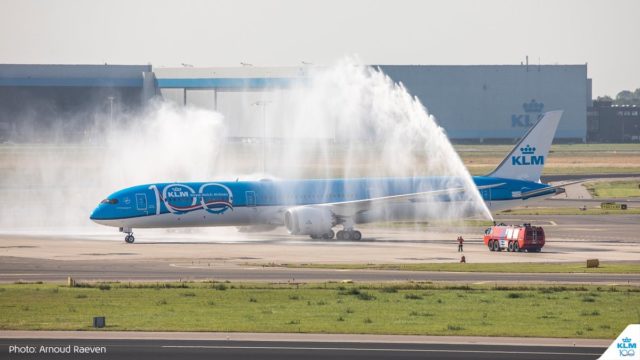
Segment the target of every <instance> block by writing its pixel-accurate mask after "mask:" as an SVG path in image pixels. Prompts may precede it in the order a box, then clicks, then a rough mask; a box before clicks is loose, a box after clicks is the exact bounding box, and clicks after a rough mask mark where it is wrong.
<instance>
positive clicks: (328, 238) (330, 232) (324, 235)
mask: <svg viewBox="0 0 640 360" xmlns="http://www.w3.org/2000/svg"><path fill="white" fill-rule="evenodd" d="M334 235H335V233H334V232H333V230H329V232H328V233H325V234H323V235H322V238H323V239H325V240H331V239H333V236H334Z"/></svg>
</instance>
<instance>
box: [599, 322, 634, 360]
mask: <svg viewBox="0 0 640 360" xmlns="http://www.w3.org/2000/svg"><path fill="white" fill-rule="evenodd" d="M639 343H640V324H631V325H629V326H627V327H626V328H625V329H624V331H622V333H620V335H619V336H618V338H617V339H615V340H614V341H613V342H612V343H611V345H610V346H609V348H608V349H607V351H605V352H604V354H602V356H600V357H599V358H598V360H614V359H615V360H620V359H625V360H640V349H638V344H639Z"/></svg>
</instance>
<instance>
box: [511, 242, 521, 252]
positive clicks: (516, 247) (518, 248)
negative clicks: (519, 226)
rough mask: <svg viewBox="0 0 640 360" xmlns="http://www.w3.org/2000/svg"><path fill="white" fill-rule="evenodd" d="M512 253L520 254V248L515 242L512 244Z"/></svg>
mask: <svg viewBox="0 0 640 360" xmlns="http://www.w3.org/2000/svg"><path fill="white" fill-rule="evenodd" d="M513 251H514V252H520V246H519V245H518V242H517V241H514V242H513Z"/></svg>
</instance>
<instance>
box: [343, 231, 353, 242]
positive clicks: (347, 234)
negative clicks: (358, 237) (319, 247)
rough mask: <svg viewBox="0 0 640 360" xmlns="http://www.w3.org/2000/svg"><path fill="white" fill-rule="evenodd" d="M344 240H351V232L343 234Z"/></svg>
mask: <svg viewBox="0 0 640 360" xmlns="http://www.w3.org/2000/svg"><path fill="white" fill-rule="evenodd" d="M342 240H351V231H345V232H343V233H342Z"/></svg>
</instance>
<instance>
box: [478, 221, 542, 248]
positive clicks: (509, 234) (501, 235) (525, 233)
mask: <svg viewBox="0 0 640 360" xmlns="http://www.w3.org/2000/svg"><path fill="white" fill-rule="evenodd" d="M484 244H485V245H486V246H487V247H489V250H491V251H502V250H507V251H509V252H522V251H527V252H540V250H541V249H542V247H543V246H544V230H543V229H542V227H541V226H531V224H522V225H505V224H499V225H496V226H492V227H490V228H488V229H487V230H485V232H484Z"/></svg>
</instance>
